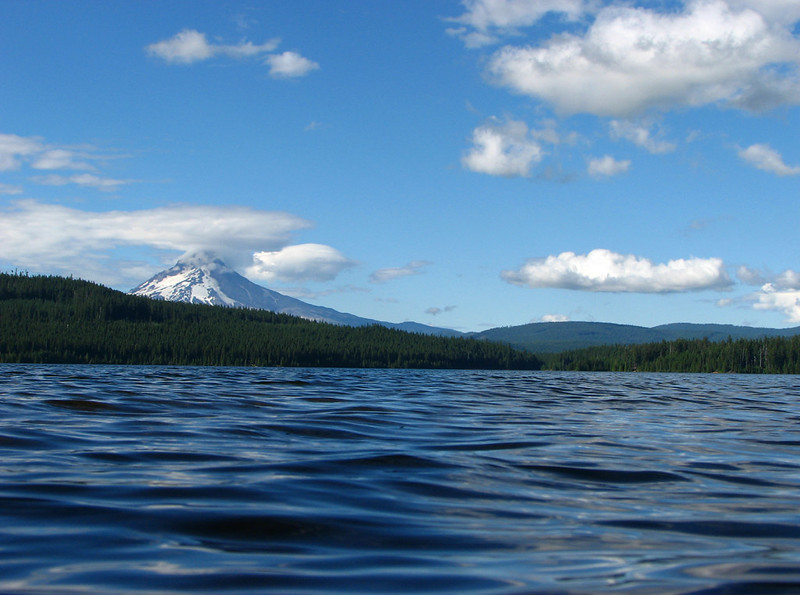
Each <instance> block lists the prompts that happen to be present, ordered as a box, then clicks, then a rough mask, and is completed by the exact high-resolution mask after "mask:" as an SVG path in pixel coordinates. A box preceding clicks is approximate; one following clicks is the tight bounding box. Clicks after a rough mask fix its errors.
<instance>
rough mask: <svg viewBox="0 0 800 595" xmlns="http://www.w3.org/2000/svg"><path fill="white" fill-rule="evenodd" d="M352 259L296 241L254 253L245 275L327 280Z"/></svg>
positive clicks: (300, 280)
mask: <svg viewBox="0 0 800 595" xmlns="http://www.w3.org/2000/svg"><path fill="white" fill-rule="evenodd" d="M355 264H356V263H355V262H354V261H352V260H350V259H349V258H346V257H345V256H344V255H343V254H342V253H341V252H339V251H338V250H336V249H335V248H331V247H330V246H325V245H323V244H298V245H294V246H287V247H285V248H282V249H281V250H275V251H272V252H256V253H255V254H253V264H252V266H250V267H248V269H247V275H248V276H249V277H253V278H256V279H263V280H265V281H275V280H280V281H295V282H302V281H331V280H333V279H335V278H336V276H337V275H338V274H339V273H341V272H342V271H343V270H345V269H348V268H350V267H353V266H355Z"/></svg>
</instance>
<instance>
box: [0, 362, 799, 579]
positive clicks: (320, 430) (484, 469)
mask: <svg viewBox="0 0 800 595" xmlns="http://www.w3.org/2000/svg"><path fill="white" fill-rule="evenodd" d="M0 591H1V592H4V593H28V592H30V593H49V592H52V593H64V592H72V591H75V592H81V593H84V592H88V593H109V592H113V593H124V592H137V593H141V592H152V593H170V592H183V593H188V592H192V593H195V592H202V591H206V592H236V591H240V592H244V591H251V592H254V593H263V592H280V593H315V592H341V593H353V592H364V593H375V592H392V593H394V592H453V593H528V592H553V593H596V592H622V593H784V592H800V378H798V377H797V376H733V375H655V374H653V375H649V374H582V373H545V372H541V373H540V372H536V373H530V372H510V373H497V372H480V371H477V372H474V371H470V372H464V371H392V370H326V369H241V368H170V367H115V366H105V367H102V366H32V365H31V366H28V365H19V366H16V365H2V366H0Z"/></svg>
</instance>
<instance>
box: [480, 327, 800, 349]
mask: <svg viewBox="0 0 800 595" xmlns="http://www.w3.org/2000/svg"><path fill="white" fill-rule="evenodd" d="M799 334H800V327H794V328H788V329H774V328H757V327H750V326H734V325H728V324H690V323H674V324H664V325H660V326H655V327H651V328H650V327H643V326H635V325H629V324H612V323H608V322H535V323H531V324H524V325H521V326H508V327H498V328H493V329H489V330H487V331H482V332H480V333H473V334H471V335H470V336H472V337H475V338H478V339H486V340H488V341H498V342H501V343H507V344H509V345H511V346H512V347H516V348H517V349H524V350H526V351H530V352H533V353H559V352H561V351H569V350H572V349H582V348H584V347H593V346H597V345H638V344H642V343H658V342H660V341H674V340H676V339H704V338H708V340H709V341H724V340H726V339H727V338H728V337H731V338H732V339H759V338H761V337H791V336H794V335H799Z"/></svg>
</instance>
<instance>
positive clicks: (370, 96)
mask: <svg viewBox="0 0 800 595" xmlns="http://www.w3.org/2000/svg"><path fill="white" fill-rule="evenodd" d="M0 81H2V84H1V85H0V268H2V269H3V270H13V269H15V268H16V269H21V270H27V271H30V272H32V273H48V274H67V275H69V274H71V275H74V276H76V277H81V278H85V279H90V280H94V281H98V282H100V283H103V284H105V285H108V286H111V287H114V288H117V289H122V290H128V289H130V288H132V287H134V286H135V285H138V284H139V283H140V282H142V281H144V280H145V279H147V278H149V277H150V276H151V275H153V274H154V273H156V272H158V271H159V270H162V269H164V268H167V267H168V266H171V265H172V264H174V263H175V261H176V260H177V259H178V258H179V257H180V256H181V255H182V254H185V253H190V252H195V251H198V250H212V251H215V252H217V253H219V255H220V256H221V257H222V258H223V259H224V260H226V262H228V264H230V265H231V266H234V267H236V268H237V269H238V270H239V271H240V272H242V273H243V274H245V275H246V276H248V277H249V278H250V279H251V280H253V281H255V282H258V283H261V284H264V285H266V286H268V287H270V288H272V289H275V290H277V291H280V292H282V293H285V294H287V295H292V296H295V297H299V298H301V299H304V300H306V301H309V302H311V303H315V304H320V305H324V306H328V307H332V308H336V309H338V310H341V311H345V312H350V313H353V314H357V315H360V316H365V317H370V318H377V319H381V320H387V321H392V322H401V321H405V320H416V321H419V322H424V323H427V324H433V325H436V326H445V327H450V328H456V329H459V330H464V331H473V330H483V329H486V328H490V327H496V326H505V325H518V324H525V323H528V322H532V321H550V320H590V321H603V322H617V323H628V324H639V325H643V326H654V325H657V324H664V323H669V322H698V323H701V322H716V323H727V324H745V325H753V326H769V327H784V326H796V325H800V261H799V258H800V251H799V250H798V241H797V237H798V231H799V230H798V227H799V225H798V224H799V223H800V143H799V142H798V133H800V1H798V0H702V1H696V2H678V1H668V0H665V1H661V2H652V1H650V2H641V3H637V2H625V3H622V2H619V3H617V2H606V1H601V0H597V1H595V0H559V1H558V2H556V1H555V0H464V1H463V2H460V1H458V0H448V1H445V0H411V1H404V2H381V1H375V0H348V1H347V2H330V1H327V0H317V1H315V0H292V1H274V2H255V3H253V2H238V1H233V0H232V1H226V2H217V1H214V2H204V1H196V0H192V1H181V2H170V1H167V2H159V3H148V2H126V3H123V2H101V1H92V2H87V1H77V0H76V1H65V2H52V1H41V2H40V1H35V0H31V1H26V2H14V1H11V0H6V1H0Z"/></svg>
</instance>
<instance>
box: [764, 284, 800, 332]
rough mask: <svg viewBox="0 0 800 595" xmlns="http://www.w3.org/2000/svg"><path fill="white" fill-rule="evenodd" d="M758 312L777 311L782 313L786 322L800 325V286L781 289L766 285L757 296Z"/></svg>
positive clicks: (774, 285) (778, 286)
mask: <svg viewBox="0 0 800 595" xmlns="http://www.w3.org/2000/svg"><path fill="white" fill-rule="evenodd" d="M756 298H757V300H758V301H757V302H756V303H755V304H754V305H753V308H755V309H756V310H775V311H778V312H782V313H783V314H784V315H785V316H786V320H787V321H788V322H791V323H800V285H794V286H793V287H781V286H780V285H776V284H773V283H765V284H764V285H763V286H762V287H761V290H760V291H759V292H758V293H757V294H756Z"/></svg>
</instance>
